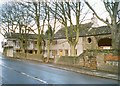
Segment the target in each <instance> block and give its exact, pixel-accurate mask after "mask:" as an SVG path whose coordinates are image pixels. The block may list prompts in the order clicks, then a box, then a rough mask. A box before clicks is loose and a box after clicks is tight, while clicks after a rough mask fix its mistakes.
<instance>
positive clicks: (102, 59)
mask: <svg viewBox="0 0 120 86" xmlns="http://www.w3.org/2000/svg"><path fill="white" fill-rule="evenodd" d="M111 51H112V50H87V51H84V52H83V53H82V54H81V55H80V56H76V57H72V56H62V57H59V58H57V61H56V64H63V65H68V66H75V67H86V68H89V69H96V70H100V71H106V72H111V73H118V62H119V59H117V60H116V56H112V57H111V58H112V59H111V58H109V59H108V57H107V56H109V54H111ZM106 57H107V60H106ZM113 58H114V59H113ZM119 58H120V57H119Z"/></svg>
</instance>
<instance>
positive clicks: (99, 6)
mask: <svg viewBox="0 0 120 86" xmlns="http://www.w3.org/2000/svg"><path fill="white" fill-rule="evenodd" d="M6 1H10V0H0V6H1V4H3V3H4V2H6ZM14 1H15V0H14ZM25 1H26V0H25ZM87 1H89V3H90V4H91V5H92V6H93V7H94V9H95V11H96V12H97V13H98V15H99V16H100V17H102V18H104V19H106V17H108V14H107V13H106V11H105V8H104V5H103V3H102V2H101V0H87ZM1 9H2V8H1ZM87 17H88V19H90V18H91V17H92V14H90V15H89V16H87ZM98 24H99V25H103V23H102V22H101V21H98ZM1 41H3V36H2V35H1V34H0V52H2V48H1Z"/></svg>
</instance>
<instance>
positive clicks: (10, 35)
mask: <svg viewBox="0 0 120 86" xmlns="http://www.w3.org/2000/svg"><path fill="white" fill-rule="evenodd" d="M5 36H6V38H12V39H20V38H21V36H23V37H24V38H25V37H26V38H29V39H36V38H37V34H19V33H6V35H5Z"/></svg>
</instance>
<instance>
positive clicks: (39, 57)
mask: <svg viewBox="0 0 120 86" xmlns="http://www.w3.org/2000/svg"><path fill="white" fill-rule="evenodd" d="M14 58H19V59H29V60H36V61H43V56H42V55H38V54H28V53H15V54H14Z"/></svg>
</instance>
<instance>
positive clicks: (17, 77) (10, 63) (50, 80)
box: [0, 56, 118, 84]
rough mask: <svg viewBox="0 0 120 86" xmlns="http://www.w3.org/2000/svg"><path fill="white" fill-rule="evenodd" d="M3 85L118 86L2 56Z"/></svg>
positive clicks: (1, 80) (1, 76)
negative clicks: (62, 85)
mask: <svg viewBox="0 0 120 86" xmlns="http://www.w3.org/2000/svg"><path fill="white" fill-rule="evenodd" d="M0 83H1V84H118V81H117V80H111V79H104V78H99V77H94V76H89V75H84V74H80V73H75V72H72V71H66V70H61V69H57V68H53V67H49V66H48V65H47V64H42V63H37V62H32V61H21V60H15V59H9V58H5V57H2V56H0Z"/></svg>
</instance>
